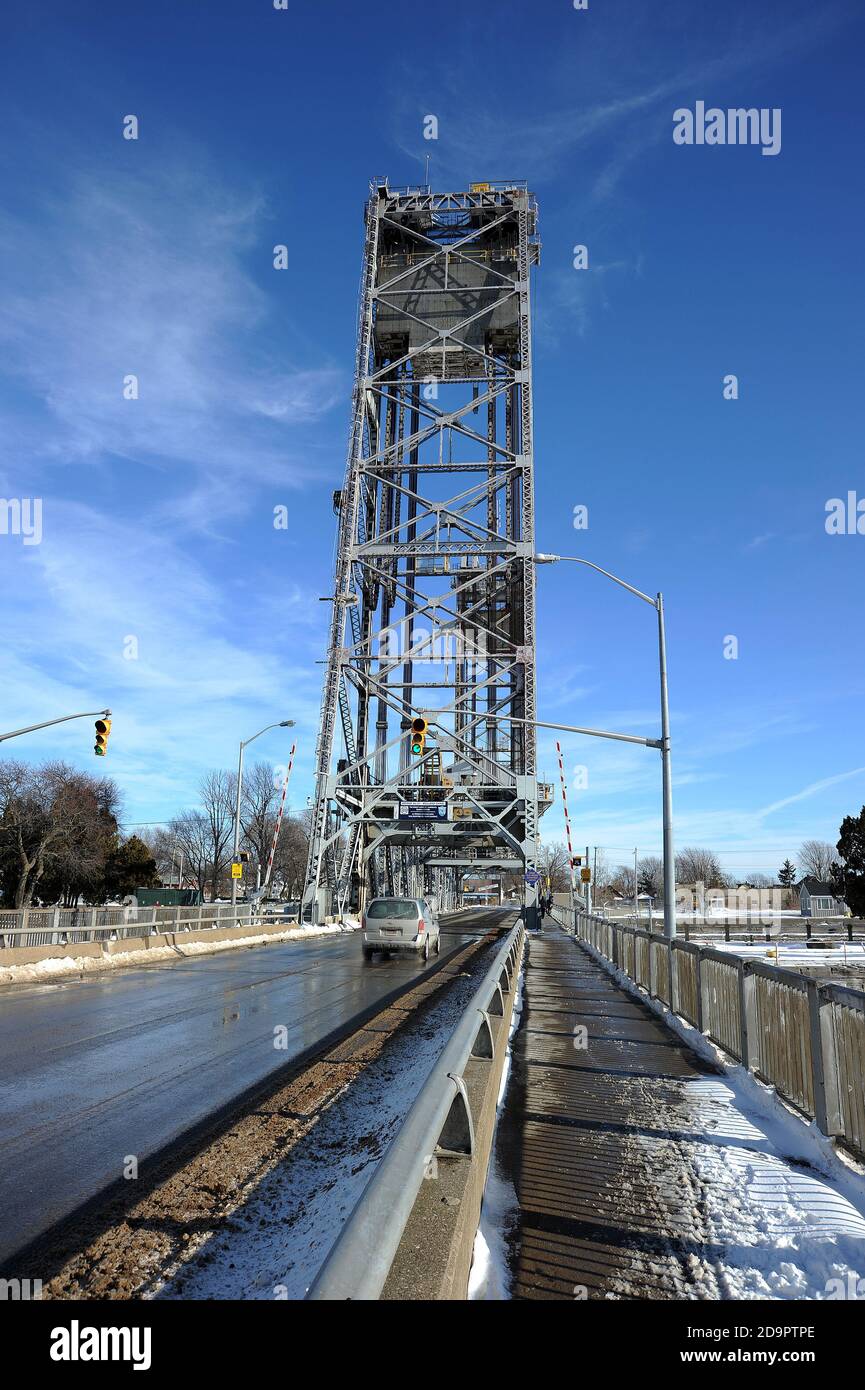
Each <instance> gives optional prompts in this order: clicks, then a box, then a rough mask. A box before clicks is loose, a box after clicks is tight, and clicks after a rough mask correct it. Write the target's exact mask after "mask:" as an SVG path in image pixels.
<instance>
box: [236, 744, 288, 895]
mask: <svg viewBox="0 0 865 1390" xmlns="http://www.w3.org/2000/svg"><path fill="white" fill-rule="evenodd" d="M293 728H294V720H293V719H280V720H278V721H277V722H276V723H275V724H265V726H264V728H263V729H259V731H258V733H257V734H253V735H252V738H245V739H241V741H240V751H239V752H238V755H237V799H236V801H235V805H234V852H233V854H232V856H231V857H232V863H236V862H237V855H238V852H239V850H240V796H241V791H242V788H243V750H244V748H246V747H247V746H248V745H249V744H250V743H254V742H255V740H256V739H257V738H261V735H262V734H266V733H267V732H268V730H269V729H293ZM231 906H232V907H236V906H237V879H236V878H233V877H232V880H231Z"/></svg>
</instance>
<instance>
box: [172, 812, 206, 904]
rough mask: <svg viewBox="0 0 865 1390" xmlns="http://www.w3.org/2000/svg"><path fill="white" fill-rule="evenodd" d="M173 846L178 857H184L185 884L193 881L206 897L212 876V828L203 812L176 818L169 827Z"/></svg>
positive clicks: (188, 813)
mask: <svg viewBox="0 0 865 1390" xmlns="http://www.w3.org/2000/svg"><path fill="white" fill-rule="evenodd" d="M168 833H169V835H170V836H171V840H172V845H174V844H176V845H177V854H178V857H179V856H180V855H181V854H182V855H183V878H184V882H186V881H187V880H189V879H191V880H192V882H193V883H194V884H195V886H196V888H197V889H198V891H199V893H200V894H201V895H202V897H203V896H204V890H205V888H206V887H207V880H208V877H209V875H210V867H211V859H210V845H211V839H210V826H209V824H208V821H207V817H206V816H204V815H202V813H201V811H184V812H182V814H181V815H179V816H175V817H174V820H173V821H171V823H170V824H169V827H168Z"/></svg>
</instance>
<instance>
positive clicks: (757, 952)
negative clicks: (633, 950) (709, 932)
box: [691, 934, 865, 966]
mask: <svg viewBox="0 0 865 1390" xmlns="http://www.w3.org/2000/svg"><path fill="white" fill-rule="evenodd" d="M816 939H817V940H823V939H824V938H821V937H820V936H819V934H818V936H817V938H816ZM691 940H692V941H693V942H694V943H695V944H696V945H705V946H711V948H712V950H714V951H727V952H728V953H729V954H730V955H734V956H743V957H745V958H746V959H748V960H755V959H756V960H765V961H766V962H767V964H769V965H781V966H793V965H857V966H863V965H865V943H863V942H861V941H856V942H851V941H847V940H846V938H845V939H844V940H843V941H838V942H837V943H836V944H835V945H834V946H828V947H826V948H825V949H824V950H821V948H820V947H819V946H806V945H805V943H804V941H802V942H788V941H777V942H775V941H773V942H766V941H755V942H753V943H751V942H747V941H713V940H712V939H711V938H709V939H707V940H705V941H700V939H699V937H696V936H692V937H691Z"/></svg>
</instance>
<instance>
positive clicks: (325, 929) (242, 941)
mask: <svg viewBox="0 0 865 1390" xmlns="http://www.w3.org/2000/svg"><path fill="white" fill-rule="evenodd" d="M359 926H360V923H358V922H355V921H353V920H352V919H351V918H348V917H346V918H344V919H343V924H342V925H339V924H336V925H334V926H320V927H291V928H289V929H288V930H286V931H282V932H269V933H268V934H267V935H259V936H241V937H237V938H236V940H234V941H185V940H184V935H185V934H184V933H183V932H178V934H177V935H178V940H179V942H180V945H178V946H153V947H151V948H150V949H145V950H143V951H120V952H118V953H117V954H116V955H113V956H109V955H104V956H101V955H100V956H49V957H48V958H47V959H46V960H37V961H33V962H31V964H29V965H8V966H5V967H3V966H0V984H4V985H16V984H40V983H44V981H46V980H54V979H57V978H59V977H61V976H63V975H83V974H87V973H90V972H92V971H96V970H116V969H118V967H120V966H126V965H154V964H155V963H156V962H157V961H160V960H177V958H178V956H184V957H185V956H206V955H210V954H211V953H212V952H214V951H232V950H237V949H238V948H239V947H241V946H269V945H272V944H273V943H275V942H280V943H281V942H284V941H310V940H312V938H313V937H316V936H334V935H339V933H340V932H345V931H357V930H358V928H359Z"/></svg>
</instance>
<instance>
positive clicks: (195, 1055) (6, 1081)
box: [0, 910, 512, 1262]
mask: <svg viewBox="0 0 865 1390" xmlns="http://www.w3.org/2000/svg"><path fill="white" fill-rule="evenodd" d="M506 920H507V921H508V922H510V921H511V920H512V914H510V913H507V914H504V913H498V912H496V913H492V912H490V911H483V910H477V911H472V912H465V913H460V914H459V915H457V916H454V917H452V918H450V919H449V920H448V919H447V918H443V919H442V952H443V953H444V952H446V951H448V950H450V949H451V948H453V947H454V946H457V945H460V944H462V943H464V942H466V941H470V940H474V939H476V937H477V936H478V934H479V933H480V932H481V931H482V930H484V929H486V928H488V927H489V926H491V925H494V924H496V923H497V922H502V923H503V922H505V921H506ZM423 969H424V967H423V964H422V962H419V961H415V960H414V958H409V959H406V958H400V957H398V956H397V957H392V958H391V959H389V960H383V959H381V958H380V957H376V958H375V960H374V961H373V962H372V963H371V964H366V963H365V962H364V961H363V960H362V957H361V948H360V940H359V936H358V935H357V934H355V933H352V934H351V935H349V936H337V937H319V938H317V939H314V940H311V941H294V942H286V943H285V944H282V945H272V946H261V947H255V948H252V949H239V950H238V949H236V950H232V951H225V952H220V953H218V954H216V955H212V956H198V957H192V958H187V959H185V960H180V959H178V960H176V961H166V962H164V963H160V964H158V965H152V966H144V967H141V968H135V969H129V970H113V971H106V972H105V973H104V974H98V975H87V976H85V977H83V978H81V979H76V980H68V979H67V980H65V981H63V982H58V983H56V984H39V985H32V986H29V985H23V986H10V987H7V988H3V989H0V1262H2V1261H4V1260H5V1259H7V1258H8V1256H9V1255H10V1254H11V1253H12V1252H14V1251H15V1250H17V1249H20V1248H21V1246H22V1245H24V1244H26V1243H27V1242H28V1241H29V1240H31V1239H33V1238H34V1237H35V1236H37V1235H39V1234H40V1233H41V1232H42V1231H45V1230H46V1229H47V1228H48V1227H49V1226H51V1225H53V1224H54V1222H56V1221H57V1220H59V1219H60V1218H61V1217H63V1216H65V1215H67V1214H68V1213H69V1212H71V1211H73V1210H74V1209H75V1208H76V1207H77V1206H79V1205H80V1204H81V1203H82V1202H83V1201H85V1200H87V1198H89V1197H92V1196H93V1195H95V1194H96V1193H97V1192H99V1191H101V1190H102V1189H103V1188H104V1187H106V1186H107V1185H108V1183H110V1182H112V1181H114V1179H116V1178H118V1177H120V1176H121V1174H122V1172H123V1165H124V1162H125V1160H126V1158H127V1156H128V1155H135V1156H137V1158H138V1159H139V1160H141V1159H142V1158H144V1157H146V1156H147V1155H148V1154H150V1153H153V1152H155V1151H156V1150H157V1149H160V1148H162V1147H163V1146H164V1145H165V1144H167V1143H169V1142H170V1141H171V1140H173V1139H175V1138H177V1136H178V1135H179V1134H182V1133H183V1131H184V1130H187V1129H189V1128H190V1126H192V1125H193V1124H195V1123H196V1122H198V1121H200V1120H202V1119H204V1118H205V1117H206V1116H207V1115H209V1114H210V1113H212V1112H213V1111H214V1110H217V1109H219V1107H220V1106H222V1105H224V1104H226V1103H227V1102H228V1101H230V1100H232V1099H233V1098H234V1097H235V1096H237V1095H238V1094H240V1093H241V1092H242V1091H244V1090H245V1089H246V1088H247V1087H249V1086H251V1085H253V1084H255V1083H256V1082H259V1081H261V1080H262V1079H263V1078H265V1077H266V1076H267V1075H268V1074H269V1073H270V1072H272V1071H274V1070H276V1069H277V1068H279V1067H281V1066H284V1065H285V1063H286V1062H287V1061H289V1060H290V1059H291V1058H292V1057H294V1056H297V1055H298V1054H299V1053H301V1052H302V1051H303V1050H304V1049H305V1048H308V1047H310V1046H311V1045H313V1044H314V1043H316V1042H318V1041H319V1040H320V1039H321V1038H323V1037H325V1036H326V1035H327V1034H328V1033H329V1032H330V1031H331V1030H332V1029H334V1028H336V1027H338V1026H339V1025H340V1024H342V1023H345V1022H346V1021H347V1020H348V1019H350V1018H352V1017H353V1016H354V1015H355V1014H357V1013H359V1012H360V1011H361V1010H362V1009H364V1008H365V1007H367V1006H368V1005H369V1004H371V1003H374V1002H375V1000H377V999H379V998H381V997H382V996H383V995H385V994H388V993H389V992H390V991H391V990H393V989H396V988H398V987H399V986H400V985H401V984H403V983H406V982H407V981H408V980H410V979H412V978H413V977H415V976H416V975H418V974H420V973H422V971H423ZM280 1025H281V1026H284V1028H285V1029H286V1030H287V1044H286V1046H285V1047H284V1048H283V1049H282V1050H277V1049H276V1048H275V1047H274V1029H275V1028H277V1027H279V1026H280Z"/></svg>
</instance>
